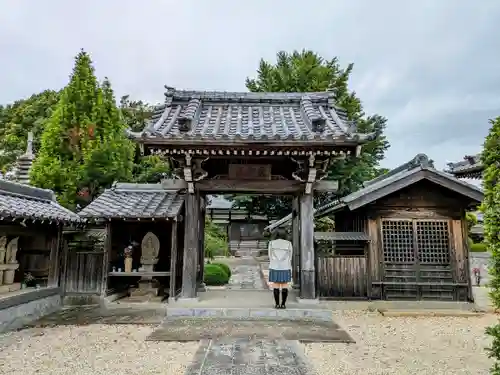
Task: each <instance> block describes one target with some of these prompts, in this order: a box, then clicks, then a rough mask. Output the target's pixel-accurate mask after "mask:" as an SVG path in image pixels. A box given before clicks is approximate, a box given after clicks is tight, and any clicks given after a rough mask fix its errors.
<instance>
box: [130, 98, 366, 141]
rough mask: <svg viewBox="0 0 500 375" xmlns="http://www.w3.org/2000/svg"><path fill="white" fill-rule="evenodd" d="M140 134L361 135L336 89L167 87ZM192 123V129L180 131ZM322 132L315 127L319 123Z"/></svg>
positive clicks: (259, 138)
mask: <svg viewBox="0 0 500 375" xmlns="http://www.w3.org/2000/svg"><path fill="white" fill-rule="evenodd" d="M168 89H169V91H167V93H166V94H165V96H166V102H165V104H163V105H160V106H157V107H156V109H155V111H154V113H153V116H152V118H151V120H150V122H149V124H148V125H147V126H146V128H145V129H144V131H143V132H141V133H135V136H136V137H146V138H160V139H165V138H166V139H185V140H190V139H197V140H228V141H238V140H239V141H244V142H249V141H250V142H251V141H266V140H287V141H294V140H298V141H321V142H325V141H332V142H334V141H345V142H349V141H356V142H360V141H362V140H364V139H370V137H371V136H373V135H367V134H357V133H356V126H355V124H354V123H353V122H352V121H349V119H348V118H347V114H346V112H345V111H344V110H342V109H340V108H338V107H337V106H335V103H334V102H333V97H332V93H329V92H321V93H242V92H203V91H176V90H174V89H170V88H168ZM186 124H188V125H189V124H191V126H190V130H189V131H181V129H180V128H182V127H183V126H184V125H186ZM313 124H314V125H313ZM316 125H317V126H318V128H320V129H322V130H314V129H313V128H314V127H315V126H316Z"/></svg>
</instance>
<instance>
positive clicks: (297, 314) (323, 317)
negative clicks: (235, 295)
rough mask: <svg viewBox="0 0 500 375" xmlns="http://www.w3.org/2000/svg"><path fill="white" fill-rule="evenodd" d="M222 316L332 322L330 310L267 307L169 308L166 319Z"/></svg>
mask: <svg viewBox="0 0 500 375" xmlns="http://www.w3.org/2000/svg"><path fill="white" fill-rule="evenodd" d="M185 318H221V319H272V320H304V319H307V320H316V321H322V322H330V321H331V320H332V312H331V311H330V310H308V309H286V310H276V309H266V308H167V313H166V319H185Z"/></svg>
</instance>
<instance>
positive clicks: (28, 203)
mask: <svg viewBox="0 0 500 375" xmlns="http://www.w3.org/2000/svg"><path fill="white" fill-rule="evenodd" d="M0 217H2V218H17V219H30V220H54V221H59V222H68V223H69V222H78V221H79V220H80V218H79V217H78V215H76V214H75V213H73V212H71V211H70V210H68V209H66V208H64V207H62V206H61V205H59V204H58V203H57V201H56V198H55V195H54V193H53V192H52V191H51V190H45V189H39V188H35V187H32V186H28V185H22V184H18V183H15V182H11V181H5V180H0Z"/></svg>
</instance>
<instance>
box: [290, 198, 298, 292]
mask: <svg viewBox="0 0 500 375" xmlns="http://www.w3.org/2000/svg"><path fill="white" fill-rule="evenodd" d="M299 210H300V202H299V197H298V196H295V197H293V200H292V247H293V256H292V268H293V269H292V278H293V288H294V289H298V288H300V217H299Z"/></svg>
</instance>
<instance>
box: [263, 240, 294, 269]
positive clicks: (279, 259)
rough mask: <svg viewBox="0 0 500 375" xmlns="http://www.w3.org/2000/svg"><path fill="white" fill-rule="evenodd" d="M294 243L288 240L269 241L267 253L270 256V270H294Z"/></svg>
mask: <svg viewBox="0 0 500 375" xmlns="http://www.w3.org/2000/svg"><path fill="white" fill-rule="evenodd" d="M292 249H293V247H292V243H291V242H290V241H287V240H273V241H269V245H268V247H267V252H268V254H269V269H273V270H278V271H282V270H291V269H292V252H293V250H292Z"/></svg>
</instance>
